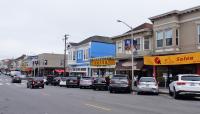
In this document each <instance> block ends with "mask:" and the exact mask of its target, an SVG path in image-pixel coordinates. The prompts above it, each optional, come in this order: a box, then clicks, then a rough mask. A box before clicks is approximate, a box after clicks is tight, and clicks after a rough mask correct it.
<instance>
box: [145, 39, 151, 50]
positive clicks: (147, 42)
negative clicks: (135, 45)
mask: <svg viewBox="0 0 200 114" xmlns="http://www.w3.org/2000/svg"><path fill="white" fill-rule="evenodd" d="M144 49H145V50H148V49H150V39H149V38H144Z"/></svg>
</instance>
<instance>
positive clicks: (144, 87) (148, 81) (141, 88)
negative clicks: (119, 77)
mask: <svg viewBox="0 0 200 114" xmlns="http://www.w3.org/2000/svg"><path fill="white" fill-rule="evenodd" d="M140 93H154V94H156V95H158V94H159V89H158V83H157V81H156V79H155V78H154V77H141V78H140V80H139V82H138V85H137V94H140Z"/></svg>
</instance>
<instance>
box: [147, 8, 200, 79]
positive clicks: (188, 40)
mask: <svg viewBox="0 0 200 114" xmlns="http://www.w3.org/2000/svg"><path fill="white" fill-rule="evenodd" d="M150 20H151V21H152V23H153V34H154V35H153V42H152V47H153V50H154V51H153V52H154V53H152V55H154V56H152V57H156V56H157V57H158V58H156V59H154V62H155V61H157V62H158V64H156V62H155V64H156V65H155V64H154V65H155V66H156V69H154V72H155V73H156V75H157V76H162V75H164V74H168V76H173V75H176V74H179V73H198V74H200V64H199V63H197V62H196V61H194V60H193V62H194V63H192V62H191V61H190V60H189V59H187V58H188V57H192V58H198V57H197V56H194V55H193V52H199V51H200V6H198V7H194V8H190V9H186V10H182V11H178V10H174V11H170V12H167V13H164V14H160V15H157V16H154V17H151V18H150ZM170 55H178V58H179V59H178V58H177V59H174V60H173V58H175V56H170ZM161 56H162V57H163V58H165V60H164V61H161V60H159V57H160V58H161ZM180 58H181V59H180ZM180 60H181V62H180ZM164 62H165V63H166V62H168V64H166V65H164V64H163V63H164ZM184 62H185V63H184ZM174 64H175V65H174Z"/></svg>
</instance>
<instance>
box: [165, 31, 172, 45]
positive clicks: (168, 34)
mask: <svg viewBox="0 0 200 114" xmlns="http://www.w3.org/2000/svg"><path fill="white" fill-rule="evenodd" d="M172 36H173V34H172V29H169V30H165V41H166V46H171V45H172Z"/></svg>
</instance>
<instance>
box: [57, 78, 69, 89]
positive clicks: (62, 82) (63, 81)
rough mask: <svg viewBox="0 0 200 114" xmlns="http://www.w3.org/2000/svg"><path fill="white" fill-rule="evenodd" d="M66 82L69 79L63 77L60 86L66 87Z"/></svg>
mask: <svg viewBox="0 0 200 114" xmlns="http://www.w3.org/2000/svg"><path fill="white" fill-rule="evenodd" d="M66 80H67V77H62V78H61V80H60V82H59V86H60V87H63V86H66Z"/></svg>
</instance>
